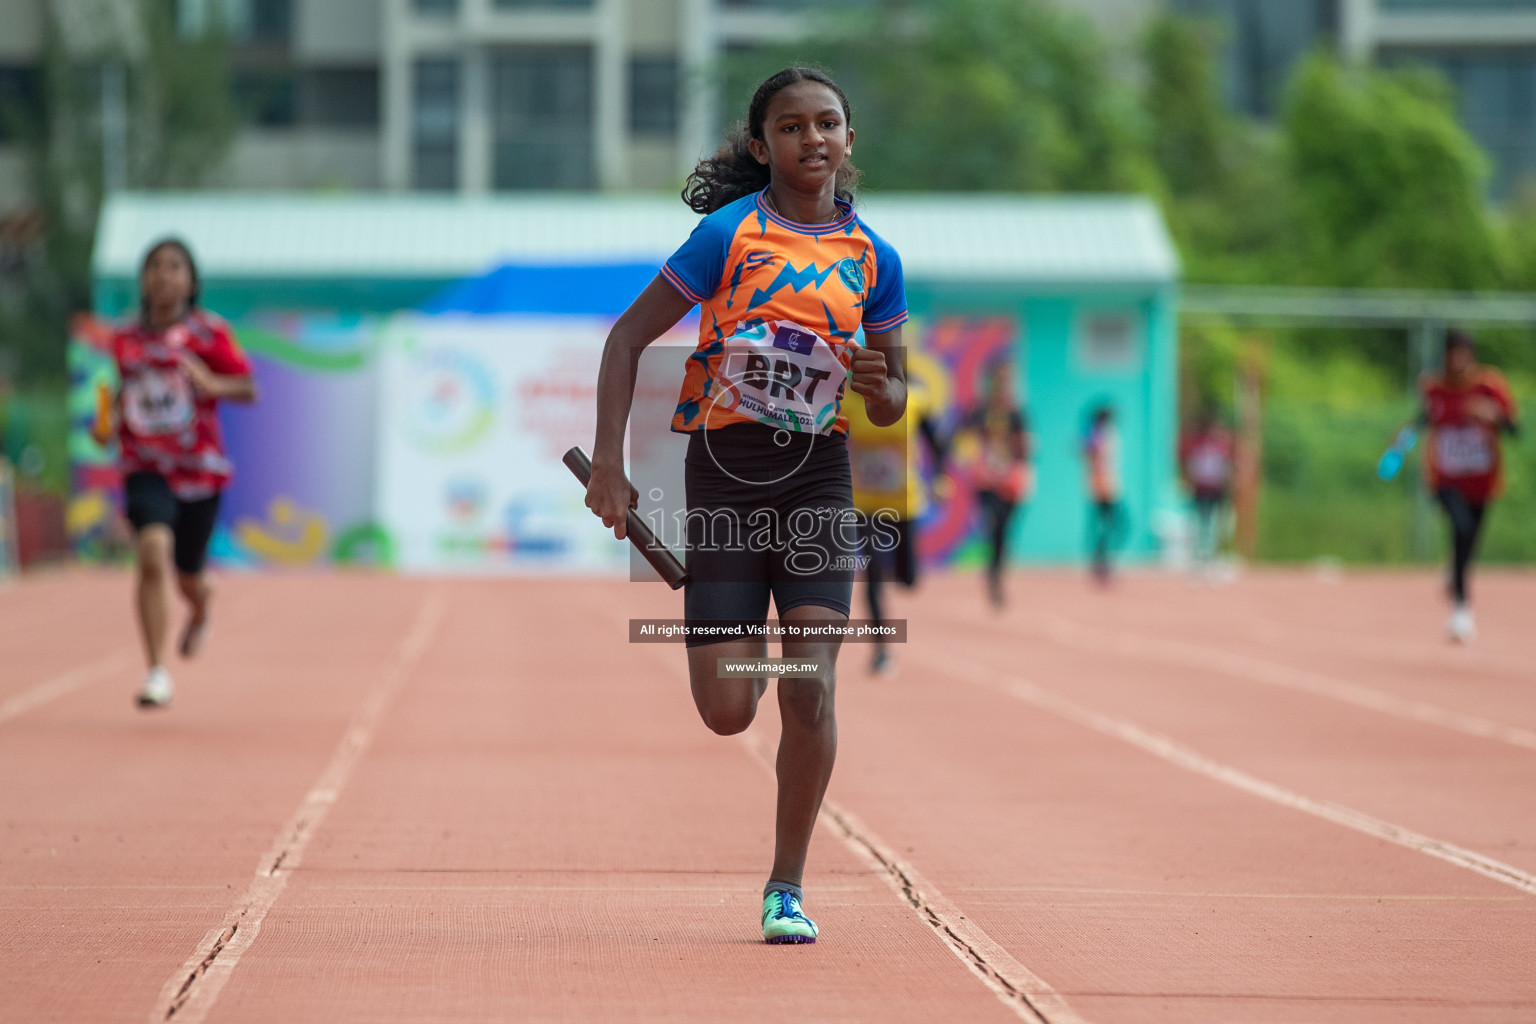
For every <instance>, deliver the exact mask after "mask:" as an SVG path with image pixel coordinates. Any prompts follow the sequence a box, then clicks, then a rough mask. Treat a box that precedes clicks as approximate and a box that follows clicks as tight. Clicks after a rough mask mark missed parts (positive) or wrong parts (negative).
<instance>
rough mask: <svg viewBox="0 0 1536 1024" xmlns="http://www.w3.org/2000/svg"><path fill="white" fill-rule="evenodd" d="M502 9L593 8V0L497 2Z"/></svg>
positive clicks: (499, 0) (512, 0)
mask: <svg viewBox="0 0 1536 1024" xmlns="http://www.w3.org/2000/svg"><path fill="white" fill-rule="evenodd" d="M496 6H497V7H502V8H517V7H591V6H592V0H496Z"/></svg>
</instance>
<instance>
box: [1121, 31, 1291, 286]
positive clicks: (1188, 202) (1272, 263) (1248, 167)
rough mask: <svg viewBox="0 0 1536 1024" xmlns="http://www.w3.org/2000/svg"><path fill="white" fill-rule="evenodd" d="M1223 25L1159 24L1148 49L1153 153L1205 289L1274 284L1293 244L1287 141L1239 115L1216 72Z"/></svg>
mask: <svg viewBox="0 0 1536 1024" xmlns="http://www.w3.org/2000/svg"><path fill="white" fill-rule="evenodd" d="M1219 43H1220V28H1219V26H1218V25H1217V23H1215V22H1212V21H1205V20H1196V19H1191V18H1187V17H1182V16H1178V15H1166V16H1163V17H1160V18H1157V19H1156V20H1154V21H1153V23H1152V25H1151V26H1150V27H1149V29H1148V31H1147V34H1146V37H1145V44H1144V58H1145V64H1146V72H1147V78H1146V87H1145V89H1144V91H1143V94H1142V105H1143V111H1144V117H1145V120H1146V123H1147V125H1148V134H1149V137H1150V149H1151V152H1152V155H1153V157H1154V158H1155V160H1156V162H1157V166H1158V169H1159V170H1160V171H1161V173H1162V176H1163V177H1164V179H1165V180H1166V181H1167V182H1168V193H1169V194H1168V199H1167V201H1166V202H1165V203H1164V212H1165V214H1166V216H1167V218H1168V223H1169V225H1170V227H1171V228H1172V230H1173V233H1174V236H1175V238H1176V239H1177V240H1178V242H1179V248H1180V251H1181V252H1182V254H1183V256H1184V262H1185V267H1184V271H1185V277H1186V279H1187V280H1190V281H1196V282H1201V283H1219V284H1252V283H1261V282H1262V283H1272V282H1273V281H1274V280H1275V277H1276V273H1277V266H1276V263H1277V260H1276V256H1277V254H1279V253H1283V252H1284V251H1285V249H1286V246H1287V243H1288V237H1287V235H1288V232H1289V225H1288V217H1287V209H1286V207H1287V196H1288V193H1289V190H1290V184H1291V183H1290V180H1289V178H1288V176H1287V175H1286V169H1285V166H1284V161H1283V160H1282V159H1281V140H1280V138H1279V137H1278V135H1277V134H1276V133H1275V132H1274V131H1273V130H1271V129H1268V128H1266V127H1264V126H1261V125H1259V124H1256V123H1254V122H1252V121H1250V120H1247V119H1245V118H1241V117H1238V116H1234V115H1233V114H1231V113H1230V112H1229V111H1228V110H1227V108H1226V105H1225V103H1224V102H1223V101H1222V97H1221V91H1220V87H1219V84H1218V79H1217V72H1216V53H1217V46H1218V45H1219Z"/></svg>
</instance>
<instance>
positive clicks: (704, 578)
mask: <svg viewBox="0 0 1536 1024" xmlns="http://www.w3.org/2000/svg"><path fill="white" fill-rule="evenodd" d="M684 482H685V486H686V489H687V494H688V518H687V530H686V536H687V544H688V547H687V564H688V574H689V576H690V577H691V578H692V582H690V583H689V584H688V585H687V587H686V589H685V590H684V592H683V614H684V617H685V618H686V619H687V621H688V623H689V624H690V625H692V624H697V623H705V622H714V623H751V624H760V623H763V622H765V621H766V620H767V618H768V599H769V597H770V596H771V597H772V598H773V603H774V605H775V607H776V608H777V609H778V614H779V616H780V617H781V618H782V617H783V615H784V613H785V612H787V611H789V610H790V609H791V608H798V607H800V606H802V605H815V606H817V607H821V608H829V609H831V610H833V611H835V612H838V613H839V614H841V615H844V616H846V615H847V614H848V610H849V607H850V604H851V601H852V597H853V568H854V564H855V559H856V556H857V553H858V540H859V534H858V528H857V522H856V518H855V516H854V512H853V479H852V475H851V472H850V470H849V464H848V440H847V438H846V437H845V436H844V435H842V434H826V435H822V434H803V433H801V434H797V433H791V432H789V431H784V430H775V429H774V428H772V427H769V426H765V425H763V424H758V423H736V424H732V425H731V426H728V427H720V428H717V429H715V430H709V431H704V430H700V431H696V432H694V434H693V435H692V436H691V437H690V438H689V441H688V456H687V461H686V463H685V466H684ZM717 642H719V641H717V640H713V639H709V638H698V639H695V638H693V637H691V636H690V637H689V638H688V641H687V643H688V646H689V647H699V646H703V645H705V644H709V643H717Z"/></svg>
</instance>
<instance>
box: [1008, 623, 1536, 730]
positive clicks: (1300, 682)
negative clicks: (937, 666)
mask: <svg viewBox="0 0 1536 1024" xmlns="http://www.w3.org/2000/svg"><path fill="white" fill-rule="evenodd" d="M1036 621H1037V622H1039V623H1040V627H1041V628H1040V630H1039V631H1040V632H1043V633H1044V634H1045V635H1046V636H1047V637H1048V638H1049V639H1051V640H1054V641H1056V642H1057V643H1059V644H1061V645H1062V646H1063V647H1071V648H1073V649H1074V650H1079V651H1087V652H1089V653H1092V654H1103V653H1105V652H1106V651H1108V652H1110V653H1113V654H1118V655H1120V656H1122V657H1130V658H1155V659H1157V660H1159V661H1162V662H1164V663H1165V664H1174V665H1183V666H1186V667H1194V668H1205V669H1210V670H1213V671H1216V672H1220V673H1222V674H1224V675H1227V676H1232V677H1235V678H1238V679H1245V680H1247V681H1249V682H1254V683H1262V684H1263V685H1265V686H1274V687H1278V688H1280V689H1285V690H1294V691H1296V692H1298V693H1309V694H1312V695H1314V696H1318V697H1327V698H1329V699H1330V700H1336V701H1340V702H1341V703H1344V704H1353V705H1354V706H1355V707H1359V708H1365V709H1366V710H1368V711H1376V712H1380V713H1381V714H1386V715H1393V716H1396V717H1398V718H1406V719H1409V720H1410V721H1414V722H1422V723H1424V724H1426V725H1436V726H1439V727H1441V728H1443V729H1453V730H1455V731H1456V732H1460V733H1464V734H1465V735H1468V736H1476V737H1477V738H1479V739H1487V740H1497V741H1499V742H1500V743H1507V744H1509V745H1510V746H1515V747H1523V748H1525V749H1526V750H1536V732H1533V731H1531V730H1529V729H1520V728H1517V727H1515V726H1510V725H1504V724H1503V723H1501V722H1495V721H1492V720H1491V719H1487V718H1480V717H1479V716H1477V715H1469V714H1464V713H1463V712H1460V711H1452V710H1450V709H1449V708H1443V707H1440V706H1439V705H1438V704H1430V703H1428V702H1427V701H1421V700H1410V699H1408V698H1406V697H1398V696H1396V695H1395V694H1391V693H1387V692H1386V691H1384V690H1377V689H1374V688H1372V687H1369V686H1362V685H1361V684H1359V683H1352V682H1349V681H1348V680H1344V679H1336V678H1334V677H1333V676H1328V675H1324V674H1323V673H1321V672H1312V671H1310V670H1307V669H1299V668H1292V667H1290V666H1289V665H1282V664H1279V663H1278V662H1273V661H1267V660H1265V659H1262V658H1254V657H1250V656H1248V655H1245V654H1236V653H1233V652H1230V651H1220V650H1211V649H1208V648H1205V647H1201V646H1198V645H1196V644H1190V643H1184V642H1182V641H1178V640H1156V639H1152V638H1151V637H1144V636H1137V635H1136V634H1133V633H1116V632H1110V631H1107V630H1105V631H1100V630H1097V629H1088V628H1086V627H1084V626H1081V625H1078V624H1077V623H1075V622H1072V621H1070V620H1067V619H1063V618H1060V617H1059V616H1054V615H1044V616H1038V617H1037V618H1036ZM1026 628H1029V627H1028V626H1026Z"/></svg>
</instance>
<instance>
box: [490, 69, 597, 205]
mask: <svg viewBox="0 0 1536 1024" xmlns="http://www.w3.org/2000/svg"><path fill="white" fill-rule="evenodd" d="M592 106H593V104H592V54H591V51H590V50H587V49H539V50H518V51H511V52H503V53H501V54H500V55H498V56H496V57H495V58H494V59H493V61H492V64H491V116H492V119H493V133H494V146H495V151H494V152H495V155H494V161H493V167H492V181H493V182H494V184H495V187H496V188H499V189H519V188H591V187H592V185H593V173H592Z"/></svg>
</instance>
